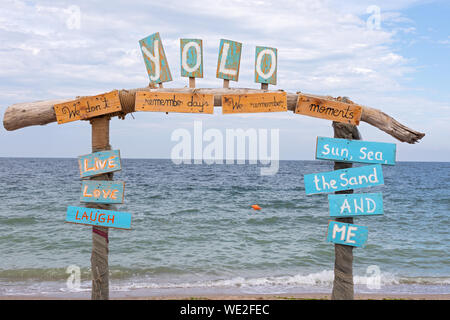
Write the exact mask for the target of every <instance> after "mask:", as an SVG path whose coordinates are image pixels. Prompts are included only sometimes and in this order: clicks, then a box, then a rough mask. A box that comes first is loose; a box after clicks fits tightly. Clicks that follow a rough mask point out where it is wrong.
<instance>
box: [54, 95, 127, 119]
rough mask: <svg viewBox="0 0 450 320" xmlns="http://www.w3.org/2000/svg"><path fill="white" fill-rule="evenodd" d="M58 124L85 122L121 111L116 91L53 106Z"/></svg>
mask: <svg viewBox="0 0 450 320" xmlns="http://www.w3.org/2000/svg"><path fill="white" fill-rule="evenodd" d="M53 109H54V110H55V115H56V121H57V122H58V124H62V123H67V122H71V121H76V120H86V119H89V118H92V117H97V116H101V115H105V114H110V113H114V112H118V111H122V106H121V105H120V99H119V92H118V91H117V90H114V91H111V92H107V93H103V94H99V95H96V96H92V97H83V98H80V99H77V100H73V101H69V102H64V103H60V104H55V105H54V106H53Z"/></svg>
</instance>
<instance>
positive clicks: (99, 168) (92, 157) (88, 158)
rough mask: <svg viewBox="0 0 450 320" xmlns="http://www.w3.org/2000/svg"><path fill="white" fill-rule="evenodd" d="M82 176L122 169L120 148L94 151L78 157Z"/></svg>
mask: <svg viewBox="0 0 450 320" xmlns="http://www.w3.org/2000/svg"><path fill="white" fill-rule="evenodd" d="M78 165H79V167H80V176H81V178H87V177H93V176H98V175H99V174H103V173H108V172H114V171H119V170H122V164H121V161H120V151H119V150H108V151H100V152H94V153H91V154H87V155H83V156H79V157H78Z"/></svg>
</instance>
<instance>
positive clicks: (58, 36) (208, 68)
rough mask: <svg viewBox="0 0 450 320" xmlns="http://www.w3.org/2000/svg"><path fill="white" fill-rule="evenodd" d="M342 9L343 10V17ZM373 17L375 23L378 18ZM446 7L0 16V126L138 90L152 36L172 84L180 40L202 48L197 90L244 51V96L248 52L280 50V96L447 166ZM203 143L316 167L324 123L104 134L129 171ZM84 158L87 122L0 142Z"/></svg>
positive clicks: (261, 118)
mask: <svg viewBox="0 0 450 320" xmlns="http://www.w3.org/2000/svg"><path fill="white" fill-rule="evenodd" d="M344 3H345V4H344ZM377 12H379V13H380V14H379V19H378V16H377ZM449 15H450V4H449V2H448V1H431V0H428V1H420V0H398V1H392V0H386V1H364V0H358V1H357V0H355V1H345V2H344V1H339V0H336V1H332V0H307V1H296V0H281V1H267V0H265V1H263V0H226V1H207V0H190V1H184V0H183V1H177V0H164V1H153V0H145V1H140V0H139V1H132V2H131V1H104V2H103V3H102V2H101V1H87V0H86V1H58V2H56V1H21V0H2V1H1V2H0V43H1V44H0V46H1V47H0V114H1V117H3V113H4V111H5V110H6V108H7V107H8V106H9V105H11V104H14V103H19V102H29V101H36V100H45V99H55V98H72V97H75V96H79V95H94V94H99V93H103V92H107V91H111V90H113V89H124V88H125V89H130V88H137V87H142V86H146V85H147V84H148V75H147V72H146V69H145V66H144V62H143V59H142V55H141V52H140V49H139V44H138V41H139V40H140V39H142V38H144V37H146V36H148V35H150V34H153V33H155V32H159V33H160V35H161V38H162V41H163V45H164V48H165V52H166V56H167V58H168V60H169V66H170V69H171V73H172V77H173V79H174V80H173V81H172V82H169V83H166V84H165V86H166V87H183V86H186V85H187V79H186V78H182V77H181V76H180V48H179V39H180V38H199V39H203V47H204V63H205V67H204V70H205V73H204V78H203V79H199V80H197V86H198V87H221V86H222V80H220V79H216V77H215V71H216V66H217V56H218V47H219V42H220V39H222V38H223V39H230V40H235V41H239V42H242V43H243V50H242V60H241V67H240V78H239V82H238V83H236V82H232V83H231V86H232V87H248V88H258V87H259V85H258V84H256V83H254V81H253V79H254V59H255V46H269V47H275V48H277V49H278V84H277V85H276V86H271V88H273V89H284V90H286V91H290V92H296V91H302V92H306V93H313V94H327V95H332V96H348V97H350V99H352V100H353V101H355V102H357V103H359V104H363V105H367V106H371V107H375V108H378V109H381V110H383V111H384V112H386V113H388V114H389V115H391V116H393V117H394V118H396V119H397V120H399V121H400V122H402V123H404V124H406V125H407V126H409V127H411V128H413V129H415V130H418V131H421V132H425V133H426V136H425V137H424V138H423V140H422V141H421V142H420V143H419V144H415V145H409V144H405V143H400V142H398V141H396V140H394V139H393V138H392V137H390V136H389V135H387V134H385V133H384V132H381V131H379V130H378V129H376V128H374V127H371V126H370V125H368V124H366V123H364V122H363V123H362V124H361V125H360V127H359V128H360V131H361V133H362V136H363V139H364V140H369V141H380V142H392V143H397V149H398V152H397V159H398V160H403V161H406V160H410V161H448V160H449V159H450V143H449V142H448V140H449V136H450V135H449V133H450V130H449V127H450V91H449V84H450V81H449V79H450V77H449V74H450V63H449V57H450V55H449V53H450V33H449V30H450V28H449V27H450V20H449V19H448V16H449ZM194 120H203V127H204V129H205V130H206V129H208V128H217V129H219V130H221V131H222V132H223V133H225V130H226V129H238V128H243V129H247V128H255V129H261V128H267V129H279V130H280V157H281V159H313V158H314V149H315V139H316V137H317V136H332V134H333V133H332V128H331V123H330V122H329V121H326V120H321V119H315V118H309V117H304V116H300V115H294V114H292V113H291V112H288V113H273V114H256V115H221V109H217V108H216V110H215V114H214V115H187V114H169V115H166V114H159V113H144V112H140V113H135V114H134V118H133V117H131V116H127V117H126V120H119V119H114V120H113V121H112V122H111V144H112V146H113V147H114V148H115V149H120V150H121V154H122V156H123V157H125V158H169V157H170V151H171V149H172V147H173V146H174V145H175V144H176V143H175V142H172V141H171V139H170V137H171V133H172V132H173V131H174V130H176V129H178V128H185V129H188V130H190V131H191V132H193V122H194ZM89 152H90V128H89V123H88V122H86V121H77V122H73V123H68V124H64V125H57V124H56V123H52V124H50V125H47V126H43V127H29V128H24V129H20V130H16V131H12V132H8V131H6V130H5V129H3V127H2V128H1V129H0V157H10V156H20V157H22V156H24V157H77V156H78V155H81V154H86V153H89Z"/></svg>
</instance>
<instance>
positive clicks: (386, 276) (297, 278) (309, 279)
mask: <svg viewBox="0 0 450 320" xmlns="http://www.w3.org/2000/svg"><path fill="white" fill-rule="evenodd" d="M333 280H334V271H332V270H323V271H320V272H317V273H310V274H297V275H289V276H276V277H258V278H244V277H234V278H230V279H217V280H207V281H195V282H180V283H156V282H144V281H143V282H141V281H136V280H134V281H132V282H130V283H128V284H126V285H121V286H113V287H112V288H113V290H117V291H123V290H125V291H128V290H136V289H190V288H192V289H194V288H218V289H220V288H252V287H253V288H254V287H266V288H268V287H277V288H280V287H284V288H293V287H305V286H306V287H311V286H313V287H323V288H331V286H332V284H333ZM147 281H148V279H147ZM377 281H379V285H380V286H392V285H401V284H415V285H417V284H422V285H449V284H450V278H449V277H417V278H413V277H405V278H404V277H396V276H394V275H392V274H390V273H382V274H381V275H380V278H379V279H377V278H374V277H373V276H358V275H356V276H354V277H353V282H354V284H355V285H357V286H358V285H368V286H370V285H372V287H373V286H374V284H375V283H377Z"/></svg>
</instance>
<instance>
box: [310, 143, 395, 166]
mask: <svg viewBox="0 0 450 320" xmlns="http://www.w3.org/2000/svg"><path fill="white" fill-rule="evenodd" d="M395 151H396V144H395V143H383V142H370V141H361V140H347V139H336V138H326V137H317V145H316V159H322V160H333V161H342V162H361V163H371V164H375V163H379V164H387V165H395Z"/></svg>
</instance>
